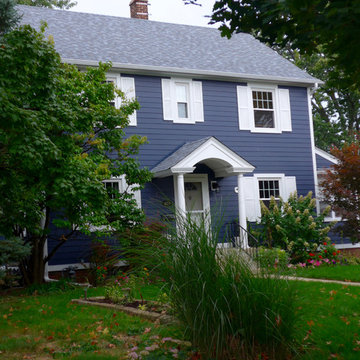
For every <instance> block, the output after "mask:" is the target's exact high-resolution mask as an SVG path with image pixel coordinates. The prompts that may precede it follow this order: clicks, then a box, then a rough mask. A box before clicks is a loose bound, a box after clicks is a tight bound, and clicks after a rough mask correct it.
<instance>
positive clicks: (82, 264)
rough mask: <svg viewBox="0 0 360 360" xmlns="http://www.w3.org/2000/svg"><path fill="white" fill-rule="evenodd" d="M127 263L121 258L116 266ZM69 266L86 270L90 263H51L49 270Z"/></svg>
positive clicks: (60, 269) (59, 269)
mask: <svg viewBox="0 0 360 360" xmlns="http://www.w3.org/2000/svg"><path fill="white" fill-rule="evenodd" d="M126 265H128V264H127V263H126V261H122V260H119V261H118V262H117V263H116V266H126ZM69 266H72V267H75V268H76V270H86V269H89V267H90V263H88V262H86V263H75V264H60V265H49V272H53V271H63V270H65V269H66V268H68V267H69Z"/></svg>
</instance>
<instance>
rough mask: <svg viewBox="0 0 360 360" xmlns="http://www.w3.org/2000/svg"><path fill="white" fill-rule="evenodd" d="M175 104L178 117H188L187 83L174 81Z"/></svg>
mask: <svg viewBox="0 0 360 360" xmlns="http://www.w3.org/2000/svg"><path fill="white" fill-rule="evenodd" d="M175 87H176V104H177V110H178V117H179V119H187V118H188V117H189V84H182V83H175Z"/></svg>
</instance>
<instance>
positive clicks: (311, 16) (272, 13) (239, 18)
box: [192, 0, 360, 86]
mask: <svg viewBox="0 0 360 360" xmlns="http://www.w3.org/2000/svg"><path fill="white" fill-rule="evenodd" d="M192 2H199V3H201V0H198V1H197V0H195V1H192ZM300 5H301V6H300ZM359 12H360V5H359V2H358V1H357V0H349V1H330V2H329V1H324V0H311V1H307V2H306V3H305V4H303V3H302V2H299V1H298V0H275V1H262V0H255V1H254V0H242V1H233V0H216V1H215V4H214V8H213V14H212V18H211V22H212V23H220V28H219V29H220V30H221V32H222V35H223V36H228V37H230V36H231V35H232V34H233V33H236V32H239V31H242V32H247V33H253V34H254V35H255V36H256V37H257V38H258V39H259V40H261V41H263V42H265V43H268V44H270V45H271V46H272V45H275V44H276V45H279V46H280V47H284V46H286V45H288V46H291V48H292V49H299V50H300V51H301V53H308V54H313V53H316V52H317V51H318V46H319V45H322V51H323V53H324V54H325V56H326V57H327V58H328V59H329V64H330V65H331V66H334V67H336V68H337V69H338V71H340V75H341V77H342V78H343V79H346V81H347V83H348V85H349V86H351V85H354V86H356V84H358V83H359V81H360V66H359V59H360V50H359V47H358V46H357V44H358V39H359V36H360V35H359V29H360V17H359Z"/></svg>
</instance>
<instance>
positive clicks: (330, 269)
mask: <svg viewBox="0 0 360 360" xmlns="http://www.w3.org/2000/svg"><path fill="white" fill-rule="evenodd" d="M289 274H291V275H295V276H299V277H308V278H314V279H330V280H340V281H353V282H360V265H336V266H319V267H315V268H312V267H308V268H297V269H296V270H293V269H291V270H290V271H289Z"/></svg>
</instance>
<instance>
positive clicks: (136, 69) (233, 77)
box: [62, 58, 323, 87]
mask: <svg viewBox="0 0 360 360" xmlns="http://www.w3.org/2000/svg"><path fill="white" fill-rule="evenodd" d="M62 61H63V62H64V63H68V64H72V65H77V66H80V67H83V66H84V67H85V66H95V67H96V66H98V65H99V62H98V61H95V60H83V59H66V58H64V59H62ZM112 69H113V70H122V72H124V73H129V74H138V75H152V76H153V75H154V73H156V74H157V75H160V76H166V77H171V76H174V75H175V76H184V77H192V78H199V79H205V80H222V81H235V82H249V81H252V82H253V81H259V82H262V83H264V82H269V83H274V82H276V83H277V84H279V85H295V86H305V87H313V86H315V87H316V86H317V84H323V82H322V81H321V80H318V79H315V78H312V79H302V78H292V77H282V76H269V75H254V74H239V73H233V72H226V71H209V70H198V69H183V68H173V67H164V66H153V65H142V64H123V63H117V62H113V63H112Z"/></svg>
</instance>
